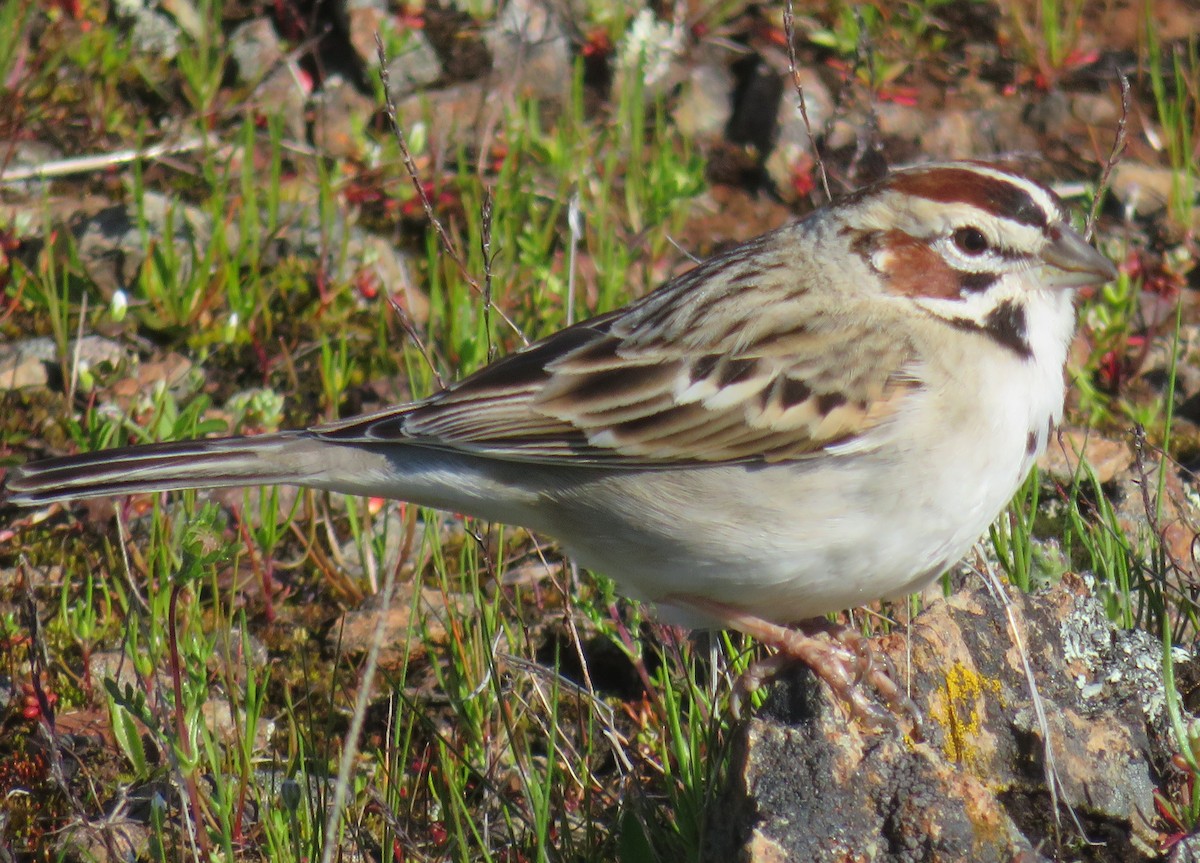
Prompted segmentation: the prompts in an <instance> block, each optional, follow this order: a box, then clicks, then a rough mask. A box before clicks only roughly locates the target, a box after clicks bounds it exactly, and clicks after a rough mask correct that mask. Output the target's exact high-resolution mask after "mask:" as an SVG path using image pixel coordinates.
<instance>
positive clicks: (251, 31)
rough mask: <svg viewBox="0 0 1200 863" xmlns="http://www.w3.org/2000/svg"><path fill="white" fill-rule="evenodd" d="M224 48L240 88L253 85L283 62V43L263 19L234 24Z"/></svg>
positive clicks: (272, 25) (271, 25) (265, 19)
mask: <svg viewBox="0 0 1200 863" xmlns="http://www.w3.org/2000/svg"><path fill="white" fill-rule="evenodd" d="M226 44H227V46H228V48H229V55H230V56H231V57H233V62H234V64H235V65H236V67H237V76H238V80H240V81H241V82H242V83H243V84H257V83H258V82H259V81H261V80H262V79H263V78H265V77H266V75H267V73H268V72H270V71H271V70H272V69H273V68H274V67H275V66H276V65H277V64H279V63H281V62H283V56H284V55H283V43H282V42H281V41H280V40H279V34H277V33H276V32H275V25H274V24H272V23H271V22H270V20H269V19H267V18H251V19H250V20H249V21H243V22H242V23H241V24H238V25H237V27H235V28H234V30H233V32H232V33H230V34H229V40H228V42H227V43H226Z"/></svg>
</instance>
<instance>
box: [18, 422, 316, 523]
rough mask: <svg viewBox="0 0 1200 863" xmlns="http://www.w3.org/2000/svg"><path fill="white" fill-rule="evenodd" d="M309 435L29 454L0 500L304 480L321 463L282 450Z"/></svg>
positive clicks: (30, 501) (26, 502)
mask: <svg viewBox="0 0 1200 863" xmlns="http://www.w3.org/2000/svg"><path fill="white" fill-rule="evenodd" d="M307 435H308V432H304V431H287V432H279V433H278V434H270V435H256V436H253V437H228V438H214V439H211V440H194V441H180V442H177V443H159V444H146V445H142V446H131V447H122V448H119V449H111V450H101V451H98V452H92V453H85V454H82V455H75V456H66V457H63V458H51V459H45V460H43V461H37V462H31V463H29V464H25V465H21V466H20V467H16V468H13V469H11V470H10V471H9V473H8V476H7V478H6V481H5V484H4V489H3V492H2V493H0V501H3V502H6V503H12V504H16V505H18V506H33V505H37V504H43V503H53V502H55V501H64V500H74V499H78V498H86V497H105V496H109V495H121V494H133V493H135V492H157V491H173V490H176V489H185V488H223V487H229V486H255V485H278V484H283V483H296V484H303V483H304V481H305V479H306V478H307V476H308V475H309V473H316V472H317V471H318V469H319V466H314V468H313V470H312V471H311V472H310V471H306V470H305V469H304V468H303V467H302V466H300V465H298V464H297V463H296V460H295V459H294V458H289V457H287V456H286V455H285V453H284V450H285V449H286V448H287V446H288V445H289V444H292V443H294V442H296V441H297V440H299V439H301V438H303V437H305V436H307Z"/></svg>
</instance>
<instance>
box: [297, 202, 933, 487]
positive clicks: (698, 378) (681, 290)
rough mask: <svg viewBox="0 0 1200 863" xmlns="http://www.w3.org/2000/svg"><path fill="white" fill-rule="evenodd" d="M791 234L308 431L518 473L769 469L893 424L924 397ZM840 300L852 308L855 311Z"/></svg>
mask: <svg viewBox="0 0 1200 863" xmlns="http://www.w3.org/2000/svg"><path fill="white" fill-rule="evenodd" d="M802 229H803V223H800V224H797V225H791V226H788V227H785V228H783V229H780V230H779V231H776V232H774V233H773V234H768V235H766V236H764V237H760V238H758V239H757V240H754V241H751V242H750V243H749V244H747V245H744V246H740V247H738V248H736V249H733V250H732V251H730V252H728V253H726V254H725V255H722V256H719V257H717V258H713V259H710V260H709V261H706V262H705V263H703V264H701V265H699V266H697V267H696V268H694V269H693V270H690V271H689V272H687V273H685V274H684V275H682V276H680V277H679V278H677V279H675V280H673V281H671V282H669V283H667V284H666V285H664V286H663V287H661V288H660V289H659V290H657V291H655V292H653V293H652V294H649V295H647V296H646V297H645V298H643V299H642V300H640V301H637V302H635V303H633V304H631V305H630V306H627V307H625V308H624V309H620V310H617V311H615V312H611V313H609V314H607V315H602V316H600V317H598V318H593V319H592V320H590V321H584V322H582V323H579V324H576V325H574V326H572V327H568V328H567V329H565V330H562V331H561V332H559V333H556V334H554V335H552V336H549V337H548V338H546V339H544V340H542V341H540V342H537V343H535V344H533V345H531V346H529V347H528V348H526V349H524V350H522V351H518V352H517V353H515V354H512V355H510V356H508V357H506V358H504V359H501V360H499V361H497V362H495V363H493V364H492V365H490V366H488V367H486V368H484V369H481V370H480V371H478V372H476V373H475V374H473V375H471V376H469V377H467V378H465V379H464V380H462V381H461V382H459V383H457V384H454V385H452V386H450V387H448V388H447V389H446V390H444V391H442V392H440V393H437V394H435V395H433V396H431V397H430V398H428V399H425V400H423V401H419V402H415V403H413V404H410V405H403V406H401V407H398V408H392V409H390V410H385V411H382V412H380V413H376V414H372V415H369V416H367V417H360V418H357V419H355V420H350V421H348V422H344V423H332V424H329V425H325V426H319V427H317V428H315V429H314V431H315V432H317V433H318V434H321V435H322V436H323V437H326V438H328V439H333V440H344V441H354V442H359V443H379V444H387V443H405V444H409V445H414V444H415V445H421V446H429V447H436V448H442V449H452V450H459V451H464V452H472V453H478V454H480V455H485V456H488V457H492V458H500V459H509V460H514V461H527V462H558V461H560V460H562V459H570V460H571V461H572V463H574V464H585V465H595V466H609V467H618V466H642V467H670V466H678V465H681V464H716V463H722V462H753V461H766V462H777V461H785V460H789V459H798V458H803V457H805V456H808V455H811V454H812V453H814V452H817V451H819V450H821V449H822V448H823V447H826V446H830V445H832V444H836V443H843V442H846V441H849V440H852V439H855V438H858V437H859V436H861V435H863V434H864V433H865V432H867V431H869V430H870V429H872V428H874V427H876V426H877V425H879V424H880V423H881V422H884V421H886V419H887V418H888V417H889V416H892V415H893V414H894V413H895V411H896V410H897V409H898V407H899V405H900V404H901V403H902V402H903V400H904V399H905V398H906V397H907V396H908V395H909V394H910V393H911V392H912V391H913V390H914V389H915V388H917V387H918V386H919V383H918V382H917V381H916V380H915V378H914V377H913V375H912V370H913V368H914V366H915V360H916V352H915V350H914V346H913V345H912V344H911V343H909V342H908V341H906V340H904V339H902V338H900V337H899V336H898V335H897V334H896V332H895V331H894V329H893V330H892V331H889V328H888V327H887V324H886V322H885V321H882V320H881V321H877V322H875V323H874V325H872V324H870V323H868V324H866V325H864V320H867V321H870V316H869V315H867V316H864V315H863V314H861V312H860V311H854V310H850V311H847V310H846V309H841V310H838V309H833V308H830V305H829V303H828V301H827V298H826V299H825V301H822V299H821V298H820V297H818V296H815V295H814V294H813V293H810V292H809V291H807V290H805V284H804V279H803V278H802V274H803V273H804V272H805V269H804V267H803V266H801V264H802V263H803V262H797V261H796V260H795V258H796V251H795V249H796V248H797V247H803V244H799V243H797V242H796V236H795V234H794V233H792V232H795V231H799V230H802ZM853 301H854V300H853V298H848V300H847V302H848V303H850V302H853Z"/></svg>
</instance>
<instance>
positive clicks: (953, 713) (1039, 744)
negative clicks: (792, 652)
mask: <svg viewBox="0 0 1200 863" xmlns="http://www.w3.org/2000/svg"><path fill="white" fill-rule="evenodd" d="M1010 603H1011V605H1010V612H1011V614H1012V616H1013V619H1014V621H1015V624H1016V630H1017V632H1019V633H1020V636H1021V641H1022V644H1023V647H1024V650H1025V654H1026V657H1027V661H1028V663H1029V667H1030V669H1031V671H1032V674H1033V676H1034V678H1035V679H1036V681H1037V686H1038V690H1039V692H1040V696H1041V699H1042V706H1043V708H1044V715H1045V716H1046V724H1047V726H1048V728H1049V736H1050V741H1051V744H1052V752H1053V758H1054V761H1053V764H1054V768H1055V772H1056V775H1057V782H1058V788H1057V795H1058V800H1059V802H1060V813H1059V815H1060V816H1061V818H1060V819H1059V820H1060V822H1061V827H1060V828H1056V824H1055V820H1056V819H1055V815H1054V810H1053V809H1052V808H1051V806H1050V801H1051V800H1052V799H1053V798H1052V796H1051V794H1050V791H1049V789H1048V787H1047V784H1046V763H1047V762H1046V759H1045V749H1044V747H1043V741H1044V733H1043V731H1042V729H1041V727H1040V723H1039V722H1038V721H1037V717H1038V715H1039V713H1038V710H1037V709H1036V708H1035V704H1034V702H1033V700H1032V699H1031V697H1030V694H1029V689H1028V684H1027V680H1026V675H1025V671H1024V667H1023V664H1022V659H1021V655H1020V651H1019V649H1018V647H1017V643H1016V641H1015V640H1014V637H1013V635H1012V630H1011V629H1010V627H1009V623H1008V620H1007V618H1006V614H1005V611H1004V610H1003V609H1001V608H999V607H998V606H997V604H996V602H995V601H993V600H992V598H991V597H990V596H989V595H988V593H987V592H986V591H984V590H983V589H982V588H979V589H976V590H973V591H964V592H962V593H959V594H956V595H954V596H952V597H951V598H950V599H949V600H947V601H945V602H936V603H934V604H933V605H932V606H931V607H930V608H928V609H927V610H926V611H925V612H924V613H922V614H921V615H920V616H919V617H917V618H916V620H915V621H914V622H913V624H912V627H911V645H908V644H906V643H905V639H904V638H903V637H902V636H900V635H894V636H889V637H887V638H885V639H883V644H882V646H883V648H884V649H885V650H886V651H887V653H888V654H889V655H890V656H891V659H892V660H893V662H894V663H895V664H896V666H897V668H898V669H900V673H901V674H903V673H905V671H907V670H909V668H910V666H909V664H908V660H907V657H908V655H911V671H910V672H909V677H908V679H907V681H902V682H908V683H909V684H910V685H911V692H912V695H913V698H914V700H915V702H916V704H917V705H918V706H919V707H920V708H921V709H922V710H923V712H924V714H925V716H926V723H925V735H926V738H927V739H926V742H923V743H916V744H913V743H910V742H908V741H906V740H904V739H902V738H901V737H900V735H899V734H898V733H896V732H883V733H871V732H865V731H863V730H862V729H861V727H860V724H859V723H858V722H856V721H851V720H849V719H848V718H847V717H846V716H845V714H844V712H843V710H842V708H841V706H840V705H837V704H834V703H833V702H832V701H831V700H830V696H829V693H828V691H827V690H826V689H825V687H824V686H821V687H817V686H815V685H814V684H813V678H812V677H811V674H810V672H809V671H808V670H807V669H804V668H801V669H798V670H797V671H796V672H795V673H793V674H791V675H790V676H789V677H788V678H787V680H786V681H785V682H784V683H782V684H778V685H776V688H775V689H774V691H772V693H771V695H770V697H769V699H768V702H767V704H766V705H765V707H764V709H763V710H762V711H761V712H760V714H759V715H758V716H756V717H755V718H754V719H752V720H750V721H749V722H748V723H747V724H746V726H745V727H744V729H743V730H742V732H741V734H740V737H739V738H738V739H737V740H736V741H735V754H734V758H733V769H732V771H731V778H730V781H729V785H728V786H727V788H726V789H725V791H724V800H723V801H722V802H721V804H720V808H721V809H722V810H723V811H725V812H727V813H730V818H729V820H728V823H729V827H728V829H727V832H725V833H724V834H722V835H719V836H714V841H713V842H712V844H711V846H710V848H709V849H708V854H707V859H709V860H712V861H718V860H721V861H725V860H734V859H740V860H751V861H768V860H771V861H774V860H780V861H783V860H804V861H814V863H821V861H843V860H848V859H853V860H875V861H908V860H945V861H952V860H972V861H997V863H999V861H1011V860H1014V859H1021V860H1027V861H1035V860H1043V859H1046V858H1044V857H1043V856H1041V849H1047V848H1051V847H1053V846H1054V844H1055V830H1056V829H1061V830H1062V831H1066V833H1067V835H1068V839H1067V841H1073V840H1072V838H1071V836H1072V833H1073V830H1074V828H1073V827H1072V826H1071V825H1072V823H1073V822H1072V819H1071V816H1070V814H1069V813H1067V811H1066V809H1065V808H1064V806H1066V805H1069V806H1070V807H1073V809H1074V811H1075V812H1076V813H1077V814H1078V816H1079V818H1080V821H1081V823H1082V824H1084V825H1086V829H1087V830H1088V831H1089V837H1088V838H1090V839H1093V840H1099V841H1104V842H1106V843H1108V854H1109V857H1107V858H1106V859H1113V860H1123V861H1137V860H1148V859H1152V856H1153V850H1152V849H1153V845H1152V843H1153V842H1154V840H1155V838H1156V837H1155V833H1154V830H1153V829H1152V827H1151V825H1150V824H1149V823H1148V822H1147V820H1146V819H1147V818H1150V817H1153V812H1154V811H1155V809H1154V797H1153V793H1154V790H1155V788H1154V782H1153V778H1152V777H1153V776H1155V775H1156V774H1157V770H1156V767H1155V765H1161V764H1162V763H1164V762H1165V760H1166V759H1167V758H1168V757H1169V755H1170V753H1169V752H1167V751H1165V749H1164V742H1165V741H1170V740H1172V739H1173V738H1172V737H1171V735H1170V732H1169V730H1168V727H1167V719H1166V716H1165V710H1164V703H1165V702H1164V693H1163V689H1162V674H1161V668H1160V656H1161V646H1160V645H1159V644H1158V643H1157V642H1156V641H1155V640H1154V639H1152V638H1151V637H1150V636H1148V635H1146V634H1145V633H1144V632H1140V631H1121V630H1117V629H1115V628H1114V627H1113V626H1112V625H1111V624H1110V623H1109V621H1108V619H1107V618H1106V617H1105V614H1104V610H1103V607H1102V606H1101V605H1100V603H1099V602H1097V601H1096V600H1095V599H1093V598H1092V597H1091V596H1090V595H1088V592H1087V590H1086V589H1085V588H1084V587H1083V585H1082V582H1081V581H1080V580H1079V579H1078V578H1075V577H1070V576H1068V577H1067V578H1064V580H1063V582H1062V583H1061V584H1059V585H1058V586H1056V587H1054V588H1052V589H1050V590H1047V591H1045V592H1043V593H1041V594H1039V595H1036V596H1024V595H1012V596H1011V597H1010ZM907 651H911V654H908V653H907ZM1185 721H1186V720H1185ZM1074 838H1078V837H1077V836H1075V837H1074ZM739 855H740V856H739Z"/></svg>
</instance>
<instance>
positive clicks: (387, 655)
mask: <svg viewBox="0 0 1200 863" xmlns="http://www.w3.org/2000/svg"><path fill="white" fill-rule="evenodd" d="M415 590H416V588H414V587H413V585H411V584H399V585H396V590H395V592H394V595H393V596H392V601H391V604H390V605H389V607H388V609H387V615H386V618H385V622H384V629H383V647H382V649H381V650H380V652H379V664H380V665H381V666H384V667H388V666H391V667H394V666H397V665H400V664H402V663H403V662H405V660H406V659H408V658H409V657H411V656H415V655H418V654H420V653H421V652H423V650H424V648H425V645H426V643H427V641H432V642H433V643H435V644H441V643H442V642H443V641H444V640H445V638H446V627H445V623H446V622H447V620H448V617H449V615H464V614H469V613H470V609H471V603H470V600H469V597H467V596H465V595H455V596H449V597H448V596H447V595H446V594H445V593H443V592H442V591H440V590H435V589H434V588H429V587H422V588H420V593H419V595H418V594H415V593H414V591H415ZM447 600H449V601H450V603H452V605H453V607H448V606H447ZM379 603H380V597H379V595H375V596H371V597H368V598H367V600H366V601H365V602H363V603H362V604H361V605H360V606H359V607H358V608H355V609H352V610H350V611H348V612H346V613H345V614H344V615H342V618H341V620H339V621H338V622H337V623H336V624H334V625H333V627H332V628H331V629H330V630H329V638H330V641H331V645H330V646H331V647H332V648H333V649H334V650H336V651H337V653H338V655H340V656H363V655H365V654H366V653H367V651H368V650H370V648H371V644H372V643H373V642H374V640H375V627H376V625H377V623H378V621H379V617H380V613H381V608H380V606H379Z"/></svg>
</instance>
